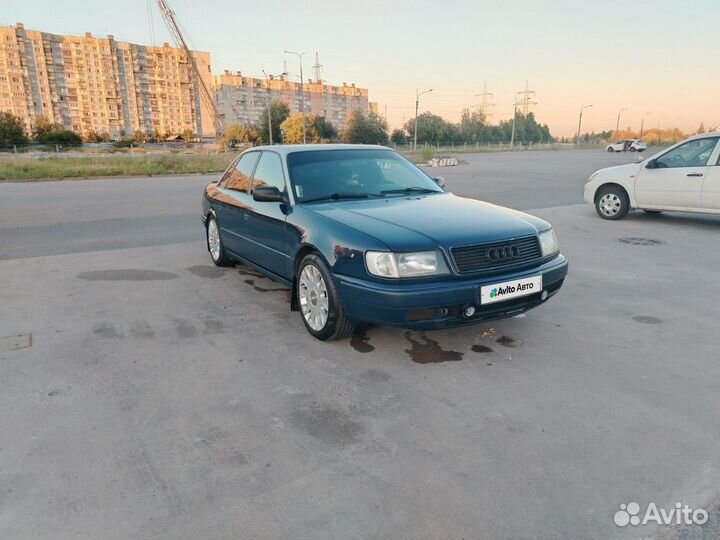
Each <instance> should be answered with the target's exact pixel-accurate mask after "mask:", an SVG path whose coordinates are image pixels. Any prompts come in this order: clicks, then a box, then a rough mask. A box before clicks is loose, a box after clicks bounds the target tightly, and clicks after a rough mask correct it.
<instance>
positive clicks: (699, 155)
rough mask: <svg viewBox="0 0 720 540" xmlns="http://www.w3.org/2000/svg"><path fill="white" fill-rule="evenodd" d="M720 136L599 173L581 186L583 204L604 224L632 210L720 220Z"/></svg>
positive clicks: (696, 139) (695, 139)
mask: <svg viewBox="0 0 720 540" xmlns="http://www.w3.org/2000/svg"><path fill="white" fill-rule="evenodd" d="M718 141H720V133H703V134H702V135H696V136H694V137H690V138H689V139H686V140H684V141H682V142H679V143H677V144H676V145H674V146H671V147H670V148H668V149H667V150H663V151H662V152H659V153H657V154H655V155H654V156H652V157H650V158H648V159H646V160H643V161H641V162H638V163H631V164H629V165H620V166H619V167H609V168H607V169H600V170H599V171H597V172H594V173H593V174H592V175H590V178H589V179H588V182H587V184H585V202H588V203H591V204H594V205H595V209H596V210H597V213H598V214H599V215H600V217H601V218H603V219H622V218H624V217H625V216H626V215H627V213H628V212H629V211H630V210H632V209H639V210H644V211H646V212H649V213H659V212H662V211H663V210H669V211H677V212H700V213H706V214H720V144H718Z"/></svg>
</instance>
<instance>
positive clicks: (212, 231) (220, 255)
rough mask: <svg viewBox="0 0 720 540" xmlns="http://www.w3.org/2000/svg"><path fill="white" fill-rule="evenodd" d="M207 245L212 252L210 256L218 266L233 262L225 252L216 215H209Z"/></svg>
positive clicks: (228, 264)
mask: <svg viewBox="0 0 720 540" xmlns="http://www.w3.org/2000/svg"><path fill="white" fill-rule="evenodd" d="M206 232H207V246H208V251H209V252H210V258H211V259H212V260H213V262H214V263H215V265H216V266H230V265H231V264H232V262H231V261H230V258H229V257H228V256H227V254H226V253H225V248H224V247H223V243H222V239H221V238H220V228H219V227H218V223H217V219H215V216H212V215H211V216H210V217H208V222H207V230H206Z"/></svg>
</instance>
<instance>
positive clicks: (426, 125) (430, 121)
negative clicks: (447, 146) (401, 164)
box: [404, 112, 448, 144]
mask: <svg viewBox="0 0 720 540" xmlns="http://www.w3.org/2000/svg"><path fill="white" fill-rule="evenodd" d="M417 125H418V129H417V142H419V143H430V144H437V143H441V142H446V141H445V139H444V138H445V135H446V134H447V131H448V122H447V121H446V120H445V119H444V118H443V117H441V116H438V115H436V114H432V113H431V112H424V113H422V114H421V115H420V116H418V118H417ZM404 127H405V131H407V132H408V133H409V134H410V138H411V139H414V137H415V119H414V118H413V119H412V120H408V122H407V123H406V124H405V126H404Z"/></svg>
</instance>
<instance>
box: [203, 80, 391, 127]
mask: <svg viewBox="0 0 720 540" xmlns="http://www.w3.org/2000/svg"><path fill="white" fill-rule="evenodd" d="M213 82H214V88H215V102H216V105H217V108H218V111H219V113H220V117H221V118H223V120H224V122H225V123H226V124H231V123H238V124H252V123H254V122H256V121H257V120H258V119H259V118H260V115H261V114H262V113H263V111H265V110H266V108H267V105H268V103H269V102H270V101H272V100H275V99H277V100H282V101H284V102H285V103H287V105H288V106H289V108H290V112H291V113H294V112H299V111H300V110H302V107H301V104H302V101H303V96H302V93H301V85H300V83H299V82H294V81H290V80H288V79H287V77H284V76H283V77H272V76H271V77H269V78H268V79H264V78H262V79H260V78H255V77H246V76H243V75H242V73H240V72H239V71H238V72H235V73H232V72H230V71H225V73H224V74H222V75H216V76H214V77H213ZM302 92H304V100H305V111H307V112H309V113H312V114H315V115H318V116H324V117H325V118H326V119H327V120H328V121H329V122H331V123H332V124H333V125H334V126H335V127H337V128H338V129H342V128H343V126H344V125H345V123H346V122H347V118H348V116H349V115H350V113H351V112H352V111H356V110H360V111H363V112H366V113H367V112H377V106H376V104H375V103H372V102H370V101H369V100H368V90H367V89H366V88H358V87H356V86H355V85H354V84H350V85H348V84H346V83H343V85H342V86H332V85H328V84H324V83H323V82H321V81H313V80H308V82H307V83H305V84H304V85H302Z"/></svg>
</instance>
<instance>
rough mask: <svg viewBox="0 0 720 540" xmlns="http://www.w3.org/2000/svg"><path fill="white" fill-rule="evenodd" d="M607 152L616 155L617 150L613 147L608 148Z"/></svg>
mask: <svg viewBox="0 0 720 540" xmlns="http://www.w3.org/2000/svg"><path fill="white" fill-rule="evenodd" d="M607 151H608V152H610V153H613V154H614V153H615V149H614V148H613V147H612V146H608V147H607Z"/></svg>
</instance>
